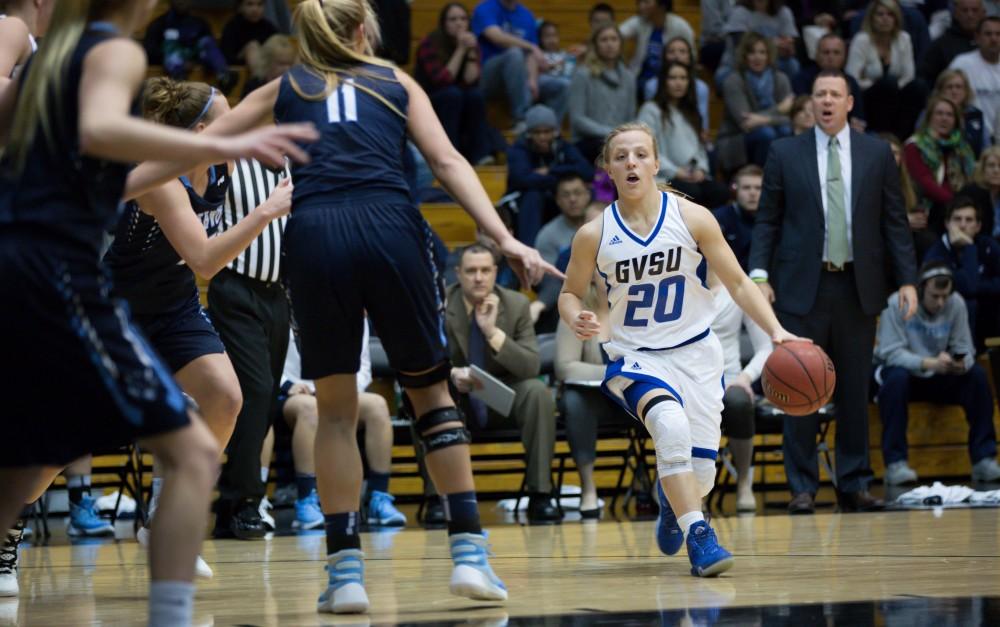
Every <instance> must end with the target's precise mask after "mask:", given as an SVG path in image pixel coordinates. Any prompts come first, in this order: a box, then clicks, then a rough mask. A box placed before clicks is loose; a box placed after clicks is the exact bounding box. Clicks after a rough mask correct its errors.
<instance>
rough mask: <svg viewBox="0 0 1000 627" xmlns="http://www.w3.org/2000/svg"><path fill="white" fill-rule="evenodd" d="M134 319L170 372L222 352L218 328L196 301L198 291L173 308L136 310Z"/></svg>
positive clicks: (224, 348) (224, 349) (223, 351)
mask: <svg viewBox="0 0 1000 627" xmlns="http://www.w3.org/2000/svg"><path fill="white" fill-rule="evenodd" d="M135 322H136V324H138V325H139V328H140V329H142V331H143V333H145V334H146V337H147V338H149V342H150V344H152V345H153V348H155V349H156V352H157V353H159V354H160V357H162V358H163V361H164V362H166V364H167V367H168V368H170V371H171V372H177V371H178V370H180V369H181V368H183V367H184V366H186V365H188V364H189V363H191V362H192V361H194V360H195V359H198V358H199V357H202V356H204V355H215V354H221V353H225V352H226V347H225V346H224V345H223V344H222V339H221V338H220V337H219V332H218V331H216V330H215V327H214V326H213V325H212V321H211V320H210V319H209V317H208V313H206V312H205V310H204V309H203V308H202V306H201V303H200V302H199V301H198V292H197V291H195V292H194V293H193V294H192V295H191V298H189V299H188V300H187V301H186V302H185V303H184V304H182V305H181V306H180V307H178V308H177V309H175V310H173V311H169V312H164V313H161V314H136V316H135Z"/></svg>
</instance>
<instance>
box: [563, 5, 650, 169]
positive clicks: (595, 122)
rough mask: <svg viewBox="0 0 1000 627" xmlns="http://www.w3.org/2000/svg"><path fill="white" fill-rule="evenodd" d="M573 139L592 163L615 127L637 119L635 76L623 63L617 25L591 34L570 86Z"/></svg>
mask: <svg viewBox="0 0 1000 627" xmlns="http://www.w3.org/2000/svg"><path fill="white" fill-rule="evenodd" d="M569 92H570V95H569V121H570V128H571V129H572V139H573V141H574V142H576V145H577V148H579V149H580V152H581V153H583V156H584V157H585V158H586V159H587V161H589V162H591V163H593V161H594V159H596V158H597V154H598V153H599V152H600V151H601V146H602V145H603V143H604V138H605V136H607V134H608V133H610V132H611V129H613V128H614V127H615V126H617V125H619V124H623V123H625V122H628V121H630V120H633V119H635V75H634V74H633V73H632V72H631V71H629V69H628V68H627V67H625V62H624V61H622V36H621V33H619V32H618V27H617V26H615V25H614V24H602V25H600V26H598V27H597V29H596V30H595V31H594V32H593V33H591V34H590V48H589V50H587V54H586V55H585V56H584V58H583V63H582V64H581V65H580V67H578V68H577V69H576V73H575V74H573V80H572V81H571V82H570V86H569Z"/></svg>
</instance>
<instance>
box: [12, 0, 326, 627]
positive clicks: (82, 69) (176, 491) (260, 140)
mask: <svg viewBox="0 0 1000 627" xmlns="http://www.w3.org/2000/svg"><path fill="white" fill-rule="evenodd" d="M154 4H155V2H152V1H151V0H73V1H72V2H59V3H57V4H56V8H55V11H54V13H53V17H52V24H51V28H50V29H49V32H48V34H47V35H46V40H45V42H44V44H43V45H42V47H41V48H40V49H39V51H38V53H37V54H36V55H35V56H34V57H33V58H32V60H31V63H30V65H29V66H28V68H27V69H26V70H25V71H24V72H22V74H21V76H19V80H18V82H17V83H16V85H17V87H16V89H5V90H4V91H3V93H2V94H0V146H5V148H4V152H3V156H2V158H0V283H2V284H3V285H4V286H5V287H6V288H7V289H9V290H10V294H11V295H12V297H10V298H5V299H2V300H0V332H2V334H3V338H2V339H3V343H4V347H5V350H7V351H8V354H11V355H17V356H18V359H19V360H20V364H19V367H18V368H16V369H14V370H13V371H6V372H5V376H3V377H0V395H2V396H3V397H4V398H6V399H7V400H8V402H7V406H6V407H5V410H4V412H3V416H2V424H3V428H4V433H5V437H4V439H3V448H2V451H0V528H6V527H3V525H8V526H9V525H10V523H11V522H13V521H14V519H15V518H16V516H17V514H18V512H19V511H20V509H21V507H23V504H24V503H25V502H29V501H31V500H33V499H34V498H37V495H38V494H40V493H41V491H43V490H44V489H45V487H46V486H47V485H48V483H49V482H50V481H51V478H52V477H54V476H55V474H56V473H57V472H58V469H59V468H60V467H62V466H64V465H65V464H67V463H68V462H70V461H72V460H73V459H75V458H77V457H79V456H80V455H82V454H84V453H88V452H91V451H93V450H94V449H96V448H105V447H114V446H120V445H123V444H125V443H128V442H131V441H133V440H135V439H137V438H138V439H140V440H141V442H142V444H143V447H144V448H146V449H147V450H150V451H153V452H154V453H156V454H157V455H159V456H160V457H161V459H163V460H164V461H165V462H166V465H167V469H166V478H165V482H164V483H165V485H164V488H163V496H162V498H161V505H160V521H159V522H160V523H161V524H160V525H159V527H158V529H157V531H156V532H155V533H154V534H153V537H152V539H151V545H152V546H151V549H150V571H151V580H152V581H151V585H150V617H149V624H150V625H178V624H189V623H190V621H191V612H192V605H193V596H194V589H193V586H192V585H191V583H190V582H191V580H192V577H193V573H194V563H195V557H196V556H197V554H198V550H199V547H200V545H201V538H202V536H203V534H204V529H205V525H206V522H207V521H206V518H207V509H208V500H209V497H210V494H211V487H212V484H213V483H214V480H215V473H216V469H217V466H218V454H219V448H218V445H217V444H216V442H215V441H214V439H213V438H212V436H211V434H210V433H209V432H208V430H207V429H206V428H205V427H204V425H203V424H202V423H201V421H200V419H198V418H197V416H196V414H195V413H193V412H189V411H187V409H186V408H185V403H184V400H183V397H182V395H181V392H180V390H179V389H178V388H177V385H176V384H175V383H174V381H173V379H172V377H170V375H169V373H168V372H166V369H165V368H164V366H163V364H162V363H161V362H160V360H159V358H158V357H156V356H155V354H154V353H153V352H152V351H151V350H150V349H149V347H148V344H147V343H146V342H145V340H144V339H143V338H142V334H141V333H140V332H138V331H137V329H136V328H135V327H134V325H133V324H132V323H131V321H130V320H129V317H128V314H127V311H126V310H124V309H123V308H122V307H121V306H120V304H119V303H118V302H116V301H115V300H113V299H112V298H111V296H110V293H109V292H110V284H109V278H108V274H107V272H106V270H105V269H104V268H102V267H101V265H100V263H99V255H100V249H101V244H102V240H103V236H104V233H105V232H106V231H107V230H108V229H109V228H110V227H111V226H113V223H114V220H115V217H116V214H117V207H118V204H119V202H120V199H121V198H122V194H123V190H124V188H125V178H126V174H127V166H126V165H125V164H128V163H133V162H135V161H140V160H144V159H169V160H172V161H177V162H183V163H182V164H181V165H178V166H177V167H176V168H175V169H171V168H165V169H164V170H163V172H162V173H161V176H160V177H159V178H158V179H157V178H156V177H151V178H150V179H149V185H151V186H155V185H159V184H161V183H163V182H165V181H167V180H170V179H172V178H173V177H175V176H177V175H179V174H181V173H182V172H183V171H185V170H187V169H190V167H191V165H192V162H199V161H202V162H207V163H212V162H216V161H219V160H226V159H233V158H238V157H241V156H250V157H257V158H261V159H263V160H266V161H268V162H270V163H271V164H273V165H278V164H280V163H281V162H282V160H283V155H284V154H291V155H294V156H295V157H297V158H301V159H305V160H307V159H308V155H307V154H305V153H304V152H303V151H302V150H301V149H299V148H298V147H297V146H296V145H295V143H294V142H295V141H312V140H314V139H315V138H316V134H315V131H314V130H312V129H309V128H308V127H303V126H289V127H284V128H282V129H274V128H271V129H263V130H258V131H255V132H253V133H249V134H247V135H243V136H240V137H226V138H223V137H216V138H212V139H207V138H205V137H201V136H198V135H195V134H194V133H190V132H185V131H182V130H179V129H170V128H166V127H162V126H158V125H155V124H152V123H149V122H145V121H143V120H141V119H136V118H134V117H132V116H131V115H130V110H131V108H132V104H133V99H134V98H135V96H136V95H137V93H138V91H139V87H140V84H141V81H142V78H143V76H144V75H145V72H146V63H145V55H144V54H143V52H142V48H141V47H140V46H139V45H138V44H136V43H135V41H133V40H132V39H131V38H130V35H131V33H133V32H134V31H135V30H137V29H138V28H139V27H140V26H141V25H143V24H145V23H146V22H147V21H148V19H149V13H150V11H151V9H152V7H153V5H154ZM148 189H150V187H146V188H145V189H142V188H140V187H137V188H136V191H135V193H143V192H145V191H148ZM39 372H44V373H45V375H46V376H44V377H39V376H38V373H39ZM51 381H58V382H59V390H58V393H53V391H52V389H51Z"/></svg>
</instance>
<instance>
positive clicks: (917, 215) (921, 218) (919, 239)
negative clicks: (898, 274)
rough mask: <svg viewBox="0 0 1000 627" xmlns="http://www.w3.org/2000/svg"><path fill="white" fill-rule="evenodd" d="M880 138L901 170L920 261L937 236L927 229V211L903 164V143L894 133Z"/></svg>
mask: <svg viewBox="0 0 1000 627" xmlns="http://www.w3.org/2000/svg"><path fill="white" fill-rule="evenodd" d="M879 137H881V138H882V139H884V140H885V141H886V142H888V144H889V148H891V149H892V158H893V159H895V160H896V167H897V168H899V191H900V194H901V195H902V197H903V208H905V209H906V219H907V221H908V222H909V223H910V232H911V233H912V234H913V244H914V247H915V248H916V250H917V260H918V261H919V260H920V259H923V257H924V253H925V252H927V249H928V248H930V247H931V245H933V244H934V241H935V240H936V239H937V235H936V234H935V233H934V231H931V230H930V229H928V228H927V211H925V210H923V209H921V208H920V206H919V205H918V204H917V192H916V190H915V189H914V186H913V179H912V178H911V177H910V172H909V170H907V169H906V164H905V163H903V142H901V141H899V138H898V137H896V136H895V135H893V134H892V133H879Z"/></svg>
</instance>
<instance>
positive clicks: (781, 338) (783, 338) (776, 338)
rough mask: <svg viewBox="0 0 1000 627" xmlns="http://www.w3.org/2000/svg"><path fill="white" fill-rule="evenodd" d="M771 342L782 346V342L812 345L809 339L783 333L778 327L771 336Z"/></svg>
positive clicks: (786, 332)
mask: <svg viewBox="0 0 1000 627" xmlns="http://www.w3.org/2000/svg"><path fill="white" fill-rule="evenodd" d="M771 341H772V342H774V343H775V344H783V343H784V342H809V343H810V344H812V340H810V339H809V338H807V337H799V336H797V335H792V334H791V333H789V332H788V331H785V330H784V329H782V328H781V327H778V330H777V331H775V332H774V335H772V336H771Z"/></svg>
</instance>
